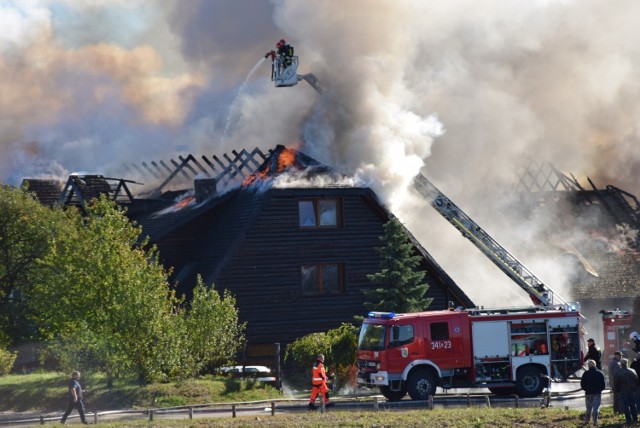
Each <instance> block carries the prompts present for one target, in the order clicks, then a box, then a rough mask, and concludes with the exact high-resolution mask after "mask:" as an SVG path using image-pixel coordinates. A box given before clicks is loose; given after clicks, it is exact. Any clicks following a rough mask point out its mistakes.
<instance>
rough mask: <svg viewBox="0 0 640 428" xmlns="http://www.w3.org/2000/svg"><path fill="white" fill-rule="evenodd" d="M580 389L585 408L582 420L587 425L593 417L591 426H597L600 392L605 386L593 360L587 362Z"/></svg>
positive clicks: (601, 374) (602, 376) (600, 371)
mask: <svg viewBox="0 0 640 428" xmlns="http://www.w3.org/2000/svg"><path fill="white" fill-rule="evenodd" d="M580 388H582V390H583V391H584V394H585V395H584V404H585V406H586V408H587V413H586V414H585V418H584V420H585V422H587V423H589V420H590V419H591V417H592V416H593V424H594V425H598V415H599V413H600V403H601V402H602V391H604V389H605V388H606V385H605V383H604V373H602V370H599V369H598V368H597V364H596V362H595V361H594V360H587V371H586V372H584V373H583V374H582V377H581V378H580Z"/></svg>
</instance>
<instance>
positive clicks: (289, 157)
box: [278, 147, 296, 172]
mask: <svg viewBox="0 0 640 428" xmlns="http://www.w3.org/2000/svg"><path fill="white" fill-rule="evenodd" d="M295 160H296V149H293V148H290V147H287V148H286V149H284V150H283V151H281V152H280V155H279V156H278V172H282V171H284V170H285V169H287V168H289V167H290V166H291V165H293V162H294V161H295Z"/></svg>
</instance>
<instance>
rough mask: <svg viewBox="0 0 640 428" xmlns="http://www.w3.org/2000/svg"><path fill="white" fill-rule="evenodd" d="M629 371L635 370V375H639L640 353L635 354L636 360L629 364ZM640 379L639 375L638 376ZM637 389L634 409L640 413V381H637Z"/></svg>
mask: <svg viewBox="0 0 640 428" xmlns="http://www.w3.org/2000/svg"><path fill="white" fill-rule="evenodd" d="M630 367H631V369H633V370H635V372H636V374H638V373H640V352H639V353H637V354H636V358H635V359H634V360H633V362H632V363H631V366H630ZM638 377H640V375H639V376H638ZM638 384H639V385H638V388H636V409H637V410H638V413H640V381H638Z"/></svg>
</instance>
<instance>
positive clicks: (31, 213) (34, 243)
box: [0, 185, 64, 347]
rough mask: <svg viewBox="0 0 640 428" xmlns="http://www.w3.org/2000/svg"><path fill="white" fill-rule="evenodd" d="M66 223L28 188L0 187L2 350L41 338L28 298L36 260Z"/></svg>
mask: <svg viewBox="0 0 640 428" xmlns="http://www.w3.org/2000/svg"><path fill="white" fill-rule="evenodd" d="M61 222H62V223H61ZM63 223H64V218H63V215H62V212H61V211H60V210H55V209H54V210H52V209H50V208H48V207H45V206H43V205H42V204H40V203H39V202H38V201H37V200H36V199H35V198H34V197H33V196H32V195H31V194H29V193H28V192H27V191H26V189H16V188H12V187H10V186H5V185H0V347H1V346H3V345H4V346H9V345H12V344H17V343H19V342H21V341H23V340H27V339H37V338H38V332H37V328H36V327H35V325H34V324H33V323H32V322H30V318H31V315H32V314H31V313H30V311H29V307H28V306H27V305H26V299H27V296H28V295H29V293H30V290H31V286H32V284H33V278H34V276H35V275H36V271H37V270H38V269H39V266H38V264H37V263H36V260H38V259H39V258H40V257H42V256H44V255H45V254H46V253H47V252H48V251H49V248H50V242H51V241H52V238H53V234H54V233H55V232H54V231H55V229H56V228H58V227H59V226H60V225H61V224H63Z"/></svg>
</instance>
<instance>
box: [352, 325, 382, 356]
mask: <svg viewBox="0 0 640 428" xmlns="http://www.w3.org/2000/svg"><path fill="white" fill-rule="evenodd" d="M386 331H387V327H386V326H385V325H382V324H369V323H366V322H365V323H363V324H362V328H361V329H360V338H359V339H358V349H360V350H362V351H382V350H383V349H384V338H385V332H386Z"/></svg>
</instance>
